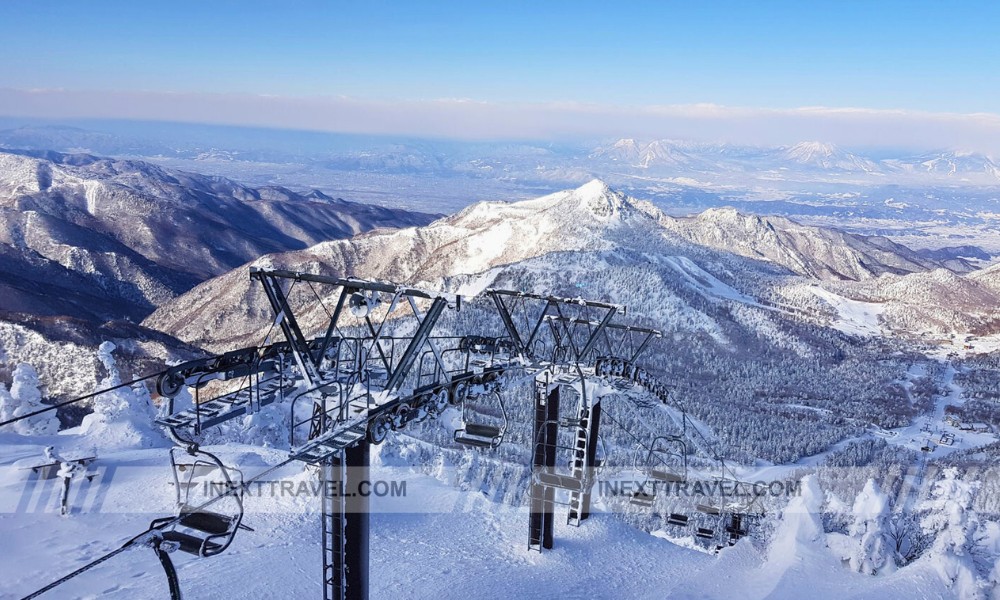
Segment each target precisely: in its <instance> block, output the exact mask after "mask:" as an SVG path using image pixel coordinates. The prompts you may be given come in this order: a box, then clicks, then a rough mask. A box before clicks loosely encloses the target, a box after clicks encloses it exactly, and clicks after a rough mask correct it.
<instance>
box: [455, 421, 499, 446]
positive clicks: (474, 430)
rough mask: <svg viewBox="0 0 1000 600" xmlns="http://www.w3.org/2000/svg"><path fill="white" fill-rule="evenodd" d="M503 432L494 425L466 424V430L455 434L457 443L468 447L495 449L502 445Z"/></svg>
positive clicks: (460, 430)
mask: <svg viewBox="0 0 1000 600" xmlns="http://www.w3.org/2000/svg"><path fill="white" fill-rule="evenodd" d="M501 437H502V436H501V430H500V428H499V427H495V426H493V425H485V424H482V423H466V424H465V428H464V429H459V430H458V431H456V432H455V441H456V442H458V443H459V444H465V445H467V446H476V447H479V448H495V447H497V446H498V445H500V441H501Z"/></svg>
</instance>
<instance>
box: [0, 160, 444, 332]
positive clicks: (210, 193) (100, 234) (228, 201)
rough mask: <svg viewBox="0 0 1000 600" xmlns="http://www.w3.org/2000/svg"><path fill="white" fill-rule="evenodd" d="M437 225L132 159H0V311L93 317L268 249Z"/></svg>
mask: <svg viewBox="0 0 1000 600" xmlns="http://www.w3.org/2000/svg"><path fill="white" fill-rule="evenodd" d="M428 221H430V217H428V216H426V215H421V214H417V213H410V212H407V211H402V210H392V209H386V208H381V207H376V206H371V205H362V204H354V203H350V202H345V201H343V200H339V199H335V198H331V197H329V196H327V195H325V194H322V193H321V192H317V191H313V192H309V193H306V194H300V193H297V192H293V191H291V190H288V189H285V188H281V187H273V186H272V187H263V188H251V187H247V186H243V185H240V184H238V183H235V182H233V181H230V180H228V179H224V178H221V177H207V176H203V175H196V174H191V173H184V172H179V171H172V170H168V169H163V168H160V167H157V166H155V165H151V164H149V163H145V162H140V161H132V160H113V159H102V158H97V157H94V156H90V155H81V154H58V153H51V152H49V153H13V152H2V153H0V256H2V257H3V260H2V261H0V291H2V293H0V310H4V311H14V312H25V313H34V314H45V315H69V316H76V317H82V318H86V319H93V320H97V321H101V320H106V319H113V318H121V317H128V318H132V319H135V320H138V319H141V318H142V317H144V316H145V315H146V314H148V313H149V312H150V311H151V310H152V308H153V307H154V306H156V305H158V304H160V303H162V302H164V301H166V300H167V299H169V298H172V297H173V296H175V295H176V294H178V293H180V292H183V291H186V290H187V289H189V288H191V287H192V286H193V285H195V284H196V283H198V282H199V281H202V280H204V279H206V278H208V277H211V276H214V275H218V274H220V273H223V272H225V271H228V270H229V269H232V268H233V267H235V266H237V265H240V264H242V263H244V262H246V261H248V260H251V259H253V258H256V257H258V256H260V255H262V254H266V253H269V252H275V251H281V250H287V249H292V248H305V247H307V246H310V245H312V244H315V243H318V242H320V241H323V240H328V239H336V238H342V237H346V236H350V235H353V234H355V233H358V232H361V231H365V230H369V229H372V228H375V227H386V226H406V225H414V224H421V223H426V222H428Z"/></svg>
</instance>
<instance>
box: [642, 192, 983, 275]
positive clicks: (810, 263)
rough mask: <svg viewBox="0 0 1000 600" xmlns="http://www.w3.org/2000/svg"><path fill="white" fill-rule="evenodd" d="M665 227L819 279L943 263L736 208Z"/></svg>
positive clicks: (958, 264) (873, 240) (888, 244)
mask: <svg viewBox="0 0 1000 600" xmlns="http://www.w3.org/2000/svg"><path fill="white" fill-rule="evenodd" d="M661 222H662V223H663V224H664V225H665V226H666V227H667V228H668V229H670V230H672V231H674V232H676V233H677V234H678V235H680V236H681V237H683V238H685V239H687V240H689V241H691V242H693V243H695V244H699V245H702V246H708V247H711V248H716V249H719V250H724V251H727V252H733V253H736V254H740V255H742V256H747V257H750V258H763V259H766V260H769V261H773V262H775V263H778V264H780V265H782V266H784V267H786V268H788V269H789V270H790V271H792V272H794V273H797V274H799V275H805V276H808V277H815V278H817V279H849V280H863V279H869V278H872V277H877V276H879V275H881V274H883V273H897V274H904V273H915V272H920V271H925V270H928V269H933V268H936V267H939V266H942V264H943V263H940V262H938V261H935V260H933V259H931V258H927V257H923V256H921V255H919V254H918V253H916V252H914V251H912V250H910V249H909V248H907V247H905V246H902V245H900V244H896V243H894V242H892V241H891V240H889V239H887V238H883V237H868V236H860V235H854V234H850V233H845V232H843V231H840V230H838V229H832V228H823V227H810V226H805V225H800V224H798V223H796V222H794V221H792V220H790V219H786V218H783V217H762V216H758V215H747V214H743V213H740V212H738V211H737V210H736V209H733V208H712V209H708V210H706V211H704V212H703V213H701V214H699V215H697V216H694V217H690V218H677V219H664V220H662V221H661ZM949 265H951V267H952V268H955V269H957V270H960V271H962V272H967V271H970V270H972V266H971V265H970V264H968V263H967V262H966V261H962V260H960V259H957V260H955V261H952V262H950V263H949Z"/></svg>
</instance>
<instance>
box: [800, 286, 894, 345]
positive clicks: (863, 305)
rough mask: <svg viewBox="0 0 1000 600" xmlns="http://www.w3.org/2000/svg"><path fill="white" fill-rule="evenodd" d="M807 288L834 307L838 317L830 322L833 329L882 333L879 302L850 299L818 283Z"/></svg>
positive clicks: (867, 333) (862, 333) (862, 332)
mask: <svg viewBox="0 0 1000 600" xmlns="http://www.w3.org/2000/svg"><path fill="white" fill-rule="evenodd" d="M809 289H810V290H811V291H812V293H814V294H816V295H817V296H819V297H820V298H822V299H823V300H824V301H825V302H826V303H827V304H829V305H830V306H832V307H833V308H834V309H836V311H837V314H838V315H839V318H838V319H837V320H835V321H834V322H833V323H831V327H833V328H834V329H839V330H840V331H843V332H844V333H850V334H854V335H880V334H881V333H882V327H881V326H880V325H879V321H878V318H879V315H881V314H882V311H883V307H882V306H880V305H879V304H876V303H874V302H861V301H859V300H851V299H850V298H845V297H843V296H840V295H838V294H834V293H833V292H830V291H828V290H825V289H823V288H821V287H819V286H818V285H816V286H811V287H810V288H809Z"/></svg>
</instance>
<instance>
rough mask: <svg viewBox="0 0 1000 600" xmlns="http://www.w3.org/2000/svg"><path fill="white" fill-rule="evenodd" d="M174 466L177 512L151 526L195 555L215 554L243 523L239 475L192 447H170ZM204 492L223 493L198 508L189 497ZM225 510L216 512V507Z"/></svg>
mask: <svg viewBox="0 0 1000 600" xmlns="http://www.w3.org/2000/svg"><path fill="white" fill-rule="evenodd" d="M170 462H171V466H172V467H173V473H174V484H175V492H176V495H177V505H178V506H179V507H180V508H179V509H178V512H177V515H176V516H173V517H163V518H160V519H155V520H153V522H152V523H150V529H159V530H161V535H162V537H163V540H164V541H165V542H172V543H174V544H176V545H177V549H178V550H180V551H181V552H185V553H187V554H193V555H195V556H203V557H204V556H214V555H216V554H219V553H220V552H222V551H224V550H225V549H226V548H227V547H229V544H231V543H232V541H233V537H234V536H235V535H236V531H237V530H238V529H240V528H244V529H248V528H246V527H245V526H243V525H242V524H241V523H242V520H243V499H242V489H241V487H242V484H243V477H242V474H240V472H239V471H238V470H237V469H229V468H227V467H225V466H224V465H223V464H222V462H221V461H220V460H219V459H218V458H217V457H216V456H215V455H213V454H210V453H208V452H205V451H203V450H199V449H198V448H197V446H194V447H192V448H173V449H171V452H170ZM202 491H203V492H204V498H199V500H206V501H207V500H208V499H209V498H211V497H216V496H222V497H221V499H219V500H218V501H216V502H215V503H214V504H213V505H212V507H213V508H214V509H215V510H213V511H210V510H198V509H196V508H195V506H194V503H192V502H191V501H190V500H191V498H192V497H193V494H196V493H198V492H202ZM220 508H221V509H222V510H224V511H226V512H216V511H219V509H220Z"/></svg>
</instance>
